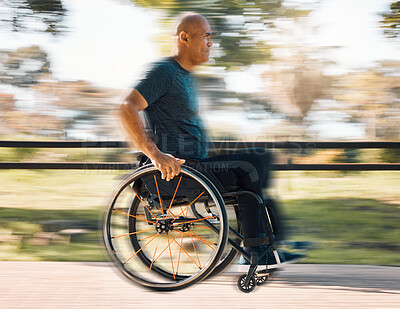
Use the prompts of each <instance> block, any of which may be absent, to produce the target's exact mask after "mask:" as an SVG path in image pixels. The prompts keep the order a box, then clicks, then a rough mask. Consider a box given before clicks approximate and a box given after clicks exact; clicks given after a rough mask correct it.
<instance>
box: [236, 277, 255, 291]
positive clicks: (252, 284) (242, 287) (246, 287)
mask: <svg viewBox="0 0 400 309" xmlns="http://www.w3.org/2000/svg"><path fill="white" fill-rule="evenodd" d="M246 277H247V274H243V275H241V276H240V277H239V279H238V281H237V286H238V288H239V290H241V291H242V292H244V293H250V292H251V291H253V290H254V289H255V287H256V279H255V278H254V276H251V277H250V281H249V284H247V285H246V284H245V281H246Z"/></svg>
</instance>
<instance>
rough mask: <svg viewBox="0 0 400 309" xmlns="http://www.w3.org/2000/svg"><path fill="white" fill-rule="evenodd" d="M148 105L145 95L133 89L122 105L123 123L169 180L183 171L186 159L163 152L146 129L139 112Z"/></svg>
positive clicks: (135, 142) (136, 143)
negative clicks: (182, 166)
mask: <svg viewBox="0 0 400 309" xmlns="http://www.w3.org/2000/svg"><path fill="white" fill-rule="evenodd" d="M147 106H148V104H147V101H146V100H145V99H144V98H143V96H142V95H141V94H140V93H139V91H137V90H136V89H133V90H132V91H131V93H130V94H129V95H128V96H127V97H126V99H125V102H124V103H123V104H122V105H121V108H120V116H121V119H122V124H123V125H124V127H125V129H126V131H127V132H128V134H129V136H130V138H132V139H133V142H134V144H135V145H136V146H137V147H138V148H139V149H140V150H141V151H142V152H143V153H144V154H145V155H146V156H148V157H149V158H150V159H151V161H152V162H153V164H154V166H155V167H156V168H157V169H158V170H160V171H161V174H162V176H161V177H162V178H163V179H164V178H166V179H167V180H168V181H169V180H170V179H172V178H173V177H174V176H176V175H178V174H179V173H180V172H181V166H180V164H183V163H184V162H185V160H183V159H178V158H174V157H173V156H172V155H170V154H165V153H163V152H161V151H160V150H159V149H158V147H157V145H156V144H155V143H154V142H153V140H152V139H151V138H150V137H149V135H148V134H147V133H146V130H145V129H144V126H143V123H142V120H141V119H140V115H139V112H140V111H142V110H144V109H145V108H146V107H147Z"/></svg>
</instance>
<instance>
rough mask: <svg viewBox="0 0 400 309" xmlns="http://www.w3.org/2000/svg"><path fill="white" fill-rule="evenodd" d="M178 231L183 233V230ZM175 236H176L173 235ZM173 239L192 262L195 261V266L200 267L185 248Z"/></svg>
mask: <svg viewBox="0 0 400 309" xmlns="http://www.w3.org/2000/svg"><path fill="white" fill-rule="evenodd" d="M178 232H179V233H182V234H184V233H183V232H181V231H178ZM177 235H179V234H177ZM175 238H176V237H175ZM174 241H175V242H176V244H177V245H178V246H179V247H180V248H181V249H182V250H183V252H185V253H186V255H187V256H188V257H189V258H190V259H191V260H192V261H193V263H195V264H196V266H197V267H198V268H200V269H201V267H200V266H199V265H198V264H197V263H196V261H195V260H193V259H192V257H191V256H190V255H189V254H188V253H187V252H186V250H185V249H183V247H182V246H181V245H180V244H179V243H178V242H177V241H176V240H175V239H174Z"/></svg>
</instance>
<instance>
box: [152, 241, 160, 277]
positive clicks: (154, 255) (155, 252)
mask: <svg viewBox="0 0 400 309" xmlns="http://www.w3.org/2000/svg"><path fill="white" fill-rule="evenodd" d="M159 236H160V234H158V239H157V245H156V250H155V251H154V254H153V258H152V259H151V264H150V270H151V268H152V267H153V263H154V258H155V257H156V254H157V249H158V244H159V242H160V237H159Z"/></svg>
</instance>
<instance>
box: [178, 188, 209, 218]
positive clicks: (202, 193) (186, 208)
mask: <svg viewBox="0 0 400 309" xmlns="http://www.w3.org/2000/svg"><path fill="white" fill-rule="evenodd" d="M204 192H205V191H203V192H201V193H200V194H199V196H198V197H196V198H195V199H194V200H193V202H191V203H190V204H189V205H188V206H187V207H186V208H185V209H183V210H182V211H181V212H180V213H179V215H177V216H176V217H175V219H174V220H172V222H171V223H173V222H174V221H175V220H176V218H178V217H179V216H180V215H181V214H183V212H184V211H185V210H186V209H188V208H189V206H190V205H192V204H193V203H194V202H196V201H197V199H198V198H199V197H200V196H202V195H203V194H204Z"/></svg>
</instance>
